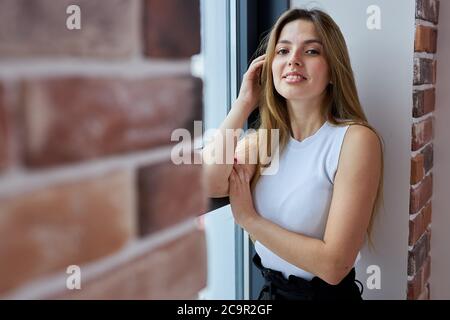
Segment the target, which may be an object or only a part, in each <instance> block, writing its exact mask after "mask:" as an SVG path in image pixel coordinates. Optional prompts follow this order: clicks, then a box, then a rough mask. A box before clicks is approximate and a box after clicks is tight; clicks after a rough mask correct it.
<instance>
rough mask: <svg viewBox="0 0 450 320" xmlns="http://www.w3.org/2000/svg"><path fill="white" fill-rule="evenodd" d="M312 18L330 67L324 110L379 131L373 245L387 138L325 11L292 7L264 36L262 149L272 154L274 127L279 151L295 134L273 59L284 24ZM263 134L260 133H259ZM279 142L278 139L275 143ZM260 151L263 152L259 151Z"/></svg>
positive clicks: (333, 119) (332, 118)
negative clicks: (371, 115)
mask: <svg viewBox="0 0 450 320" xmlns="http://www.w3.org/2000/svg"><path fill="white" fill-rule="evenodd" d="M298 19H300V20H305V21H310V22H312V23H313V24H314V26H315V28H316V31H317V33H318V35H319V37H320V40H321V41H322V43H323V47H324V51H325V58H326V60H327V62H328V65H329V68H330V78H331V82H332V84H329V85H328V87H327V88H326V89H325V90H326V95H325V98H324V102H323V104H322V109H321V113H322V115H323V116H324V117H325V118H326V119H327V121H328V122H330V123H331V124H333V125H338V126H346V125H351V124H360V125H364V126H366V127H368V128H370V129H371V130H373V131H374V132H375V134H376V135H377V136H378V138H379V139H380V143H381V146H382V150H381V178H380V183H379V185H378V191H377V195H376V199H375V202H374V206H373V210H372V215H371V218H370V222H369V226H368V229H367V235H368V240H369V245H372V244H373V243H372V239H371V232H372V227H373V222H374V218H375V215H376V212H377V211H378V210H379V209H380V206H381V203H382V201H383V200H382V199H383V172H384V165H383V158H384V157H383V139H382V137H381V135H379V134H378V132H377V131H376V130H375V129H374V128H373V127H372V126H371V125H370V124H369V123H368V121H367V118H366V116H365V114H364V111H363V109H362V107H361V103H360V101H359V98H358V93H357V90H356V85H355V79H354V76H353V70H352V67H351V64H350V57H349V54H348V50H347V45H346V42H345V39H344V37H343V35H342V33H341V30H340V29H339V26H338V25H337V24H336V23H335V22H334V21H333V19H332V18H331V17H330V16H329V15H328V14H326V13H325V12H323V11H321V10H318V9H313V10H306V9H291V10H289V11H286V12H285V13H284V14H283V15H281V16H280V18H279V19H278V20H277V22H276V23H275V25H274V26H273V28H272V30H271V32H270V33H269V34H268V35H267V36H266V37H265V38H264V39H263V41H262V43H261V44H260V46H259V48H258V50H257V52H256V54H257V55H260V54H262V53H264V51H265V54H266V58H265V60H266V61H265V63H264V66H263V69H262V71H261V96H260V100H259V102H260V106H259V110H260V116H259V119H258V122H259V123H258V129H266V130H267V132H269V134H268V136H267V138H266V139H267V145H266V144H265V143H264V144H262V143H261V142H260V141H259V140H258V147H259V148H261V147H262V148H267V150H266V151H267V154H270V148H269V147H268V146H271V139H270V138H271V134H270V132H271V129H279V145H278V148H279V151H280V152H282V151H283V149H284V148H285V146H286V144H287V142H288V140H289V136H290V134H291V127H290V120H289V113H288V109H287V105H286V100H285V98H283V97H282V96H281V95H280V94H278V92H277V91H276V89H275V87H274V84H273V77H272V68H271V66H272V61H273V59H274V57H275V47H276V44H277V41H278V38H279V36H280V34H281V31H282V29H283V27H284V26H285V25H286V24H288V23H289V22H292V21H295V20H298ZM258 136H259V135H258ZM274 143H277V142H274ZM258 154H259V152H258ZM266 160H267V159H264V160H263V159H260V158H259V157H258V163H257V165H256V171H255V174H254V176H253V178H252V181H251V188H252V190H254V188H255V186H256V183H257V182H258V180H259V178H260V176H261V170H262V169H263V168H264V167H266V166H267V165H263V164H262V163H267V162H266Z"/></svg>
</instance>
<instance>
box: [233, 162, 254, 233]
mask: <svg viewBox="0 0 450 320" xmlns="http://www.w3.org/2000/svg"><path fill="white" fill-rule="evenodd" d="M229 181H230V192H229V196H230V204H231V211H232V212H233V217H234V220H235V221H236V223H237V224H239V225H240V226H241V227H242V228H244V229H247V228H246V226H247V225H248V224H249V223H251V222H253V221H254V220H255V218H257V217H258V214H257V213H256V210H255V207H254V206H253V198H252V194H251V190H250V175H249V174H248V172H246V171H245V169H244V166H243V165H239V164H237V163H235V164H234V166H233V170H232V171H231V175H230V179H229Z"/></svg>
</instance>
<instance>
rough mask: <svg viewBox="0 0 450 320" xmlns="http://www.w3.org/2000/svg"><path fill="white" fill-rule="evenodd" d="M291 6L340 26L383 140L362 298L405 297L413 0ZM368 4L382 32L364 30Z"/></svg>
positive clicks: (331, 0)
mask: <svg viewBox="0 0 450 320" xmlns="http://www.w3.org/2000/svg"><path fill="white" fill-rule="evenodd" d="M442 2H443V1H441V3H442ZM291 3H292V5H293V6H301V5H305V4H309V3H314V4H315V5H316V6H319V7H320V8H322V9H325V11H326V12H328V13H329V14H330V15H331V16H332V17H333V19H334V20H335V21H336V22H337V24H338V25H339V26H340V28H341V30H342V32H343V34H344V37H345V39H346V41H347V45H348V48H349V51H350V57H351V61H352V67H353V71H354V73H355V77H356V82H357V87H358V92H359V96H360V99H361V102H362V105H363V108H364V111H365V113H366V115H367V117H368V119H369V122H370V123H371V124H372V125H373V126H374V127H375V128H376V129H377V130H378V131H379V132H380V133H381V135H382V137H383V139H384V141H385V173H384V179H385V180H384V195H385V201H384V202H385V211H384V212H381V213H380V214H379V215H378V219H377V220H376V225H375V228H374V243H375V247H376V250H377V251H376V252H370V251H369V250H368V248H367V246H365V247H364V248H363V250H362V252H361V253H362V259H361V261H360V262H359V263H358V266H357V278H358V279H359V280H360V281H362V282H363V283H364V299H406V288H407V255H408V232H409V231H408V224H409V181H410V159H411V122H412V120H411V115H412V111H411V110H412V89H413V84H412V76H413V55H414V24H415V0H395V1H391V0H375V1H374V0H339V1H336V0H321V1H307V0H293V1H292V2H291ZM370 5H377V6H379V8H380V9H381V30H369V29H368V28H367V26H366V21H367V18H368V14H367V12H366V11H367V8H368V7H369V6H370ZM370 265H377V266H379V267H380V271H381V289H379V290H378V289H372V290H369V289H368V288H367V286H366V280H367V279H368V277H369V276H370V274H367V273H366V270H367V267H368V266H370Z"/></svg>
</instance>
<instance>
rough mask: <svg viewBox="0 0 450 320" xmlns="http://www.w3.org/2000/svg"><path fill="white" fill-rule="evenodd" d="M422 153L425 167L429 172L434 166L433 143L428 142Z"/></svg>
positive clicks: (426, 171)
mask: <svg viewBox="0 0 450 320" xmlns="http://www.w3.org/2000/svg"><path fill="white" fill-rule="evenodd" d="M420 153H421V154H423V158H424V169H425V174H427V173H428V172H429V171H430V170H431V169H432V168H433V153H434V152H433V144H432V143H430V144H428V145H427V146H426V147H425V148H423V149H422V151H421V152H420Z"/></svg>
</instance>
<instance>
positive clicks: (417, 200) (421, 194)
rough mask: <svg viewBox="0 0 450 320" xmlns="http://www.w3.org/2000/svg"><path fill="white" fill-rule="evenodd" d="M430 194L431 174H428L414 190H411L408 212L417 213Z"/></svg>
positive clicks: (431, 189)
mask: <svg viewBox="0 0 450 320" xmlns="http://www.w3.org/2000/svg"><path fill="white" fill-rule="evenodd" d="M432 194H433V174H432V173H430V174H429V175H428V176H426V177H425V179H423V181H422V182H421V183H420V184H419V185H418V186H417V187H416V188H411V191H410V206H409V212H410V213H411V214H414V213H416V212H418V211H419V210H420V209H421V208H423V206H424V205H425V204H426V203H427V202H428V200H430V198H431V196H432Z"/></svg>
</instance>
